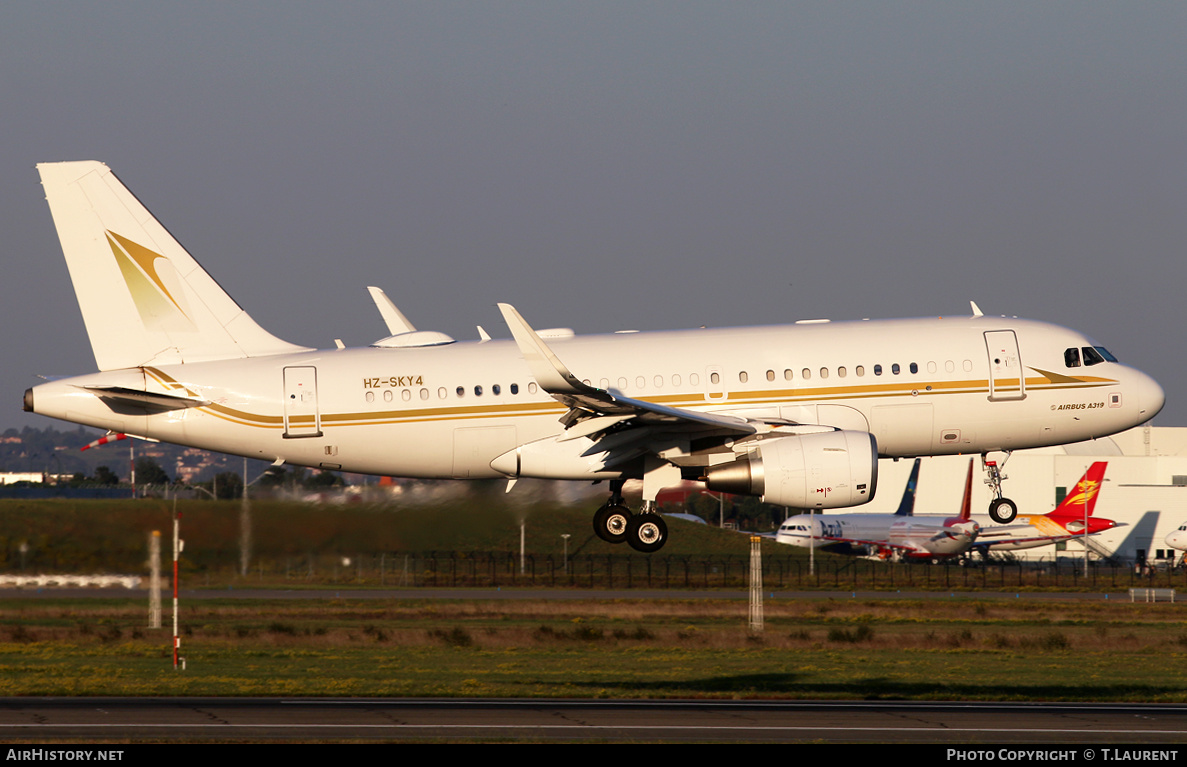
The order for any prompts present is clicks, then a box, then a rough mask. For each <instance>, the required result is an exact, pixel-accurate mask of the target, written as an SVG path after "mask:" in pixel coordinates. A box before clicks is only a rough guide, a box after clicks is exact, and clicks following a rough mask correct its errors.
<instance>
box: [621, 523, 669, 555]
mask: <svg viewBox="0 0 1187 767" xmlns="http://www.w3.org/2000/svg"><path fill="white" fill-rule="evenodd" d="M626 542H627V543H629V544H630V545H631V548H632V549H634V550H635V551H641V552H643V553H644V554H651V553H652V552H655V551H659V550H660V549H662V548H663V547H664V544H665V543H667V542H668V525H667V523H665V522H664V520H663V518H662V517H660V515H659V514H640V515H639V516H637V517H631V519H630V521H629V522H628V523H627V526H626Z"/></svg>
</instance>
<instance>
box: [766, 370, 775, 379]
mask: <svg viewBox="0 0 1187 767" xmlns="http://www.w3.org/2000/svg"><path fill="white" fill-rule="evenodd" d="M767 380H768V381H774V380H775V371H774V370H768V371H767Z"/></svg>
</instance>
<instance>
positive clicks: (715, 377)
mask: <svg viewBox="0 0 1187 767" xmlns="http://www.w3.org/2000/svg"><path fill="white" fill-rule="evenodd" d="M709 381H710V382H712V383H715V384H717V383H721V376H719V375H718V374H717V373H710V374H709Z"/></svg>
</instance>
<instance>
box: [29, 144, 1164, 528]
mask: <svg viewBox="0 0 1187 767" xmlns="http://www.w3.org/2000/svg"><path fill="white" fill-rule="evenodd" d="M38 170H39V171H40V173H41V180H42V184H43V186H44V188H45V193H46V198H47V200H48V201H49V206H50V211H51V212H52V214H53V218H54V224H55V225H56V227H57V231H58V237H59V239H60V240H61V243H62V250H63V251H64V253H65V256H66V262H67V264H68V266H69V270H70V277H71V279H72V281H73V283H74V289H75V293H76V294H77V296H78V302H79V306H80V308H81V309H82V315H83V319H84V321H85V323H86V328H87V333H88V334H89V336H90V341H91V347H92V349H93V350H94V353H95V361H96V362H97V363H98V368H99V370H100V372H98V373H92V374H90V375H82V376H77V377H74V378H62V379H56V380H49V381H47V382H46V383H42V384H40V385H38V386H34V387H33V388H31V389H29V390H28V391H26V392H25V398H24V406H25V409H26V410H28V411H32V412H36V413H42V414H44V415H47V416H51V417H54V418H60V419H62V420H65V421H70V422H73V423H80V424H86V425H88V426H95V427H98V428H101V429H107V430H109V431H112V432H119V433H125V434H128V435H129V436H135V437H142V438H148V439H154V440H163V441H167V442H174V443H178V444H183V445H190V446H194V447H198V448H203V449H207V450H217V451H220V452H224V453H234V454H237V455H245V456H250V457H252V458H262V459H265V460H268V461H272V462H274V463H276V464H277V465H279V464H281V463H288V464H294V465H300V466H310V467H320V468H323V469H332V470H343V471H351V472H362V473H369V474H384V475H395V476H402V477H422V478H477V477H500V476H502V477H507V478H509V479H515V478H519V477H539V478H547V479H568V480H586V481H593V480H608V481H609V488H610V498H609V501H608V502H607V503H606V504H605V505H603V506H602V507H601V508H600V509H599V510H598V511H597V513H596V514H595V517H594V528H595V530H596V531H597V533H598V535H599V536H600V537H602V538H603V539H605V540H608V541H612V542H621V541H627V542H628V543H629V544H630V545H631V546H632V547H634V548H635V549H637V550H640V551H655V550H658V549H659V548H660V547H661V546H663V544H664V542H665V540H666V538H667V529H666V526H665V525H664V522H663V520H662V519H661V517H660V516H659V515H658V514H655V513H652V509H653V502H654V500H655V498H656V496H657V495H658V494H659V491H660V490H662V489H663V488H664V487H667V486H671V485H676V484H678V483H679V482H681V481H682V480H685V479H691V480H696V481H701V482H704V483H705V484H706V485H707V486H708V487H709V488H710V489H713V490H719V491H723V492H727V493H736V494H746V495H755V496H761V497H762V498H763V499H764V500H766V501H767V502H770V503H774V504H779V505H785V506H793V507H797V508H804V509H806V508H817V509H832V508H841V507H847V506H855V505H858V504H862V503H865V502H867V501H869V500H870V499H871V498H872V497H873V495H874V489H875V486H876V483H877V471H878V457H879V456H888V457H900V456H920V455H944V454H952V453H969V454H981V455H982V457H983V458H984V455H985V454H986V453H987V452H989V451H1006V452H1007V453H1008V452H1009V451H1011V450H1015V449H1018V448H1028V447H1041V446H1045V445H1058V444H1062V443H1068V442H1078V441H1081V440H1086V439H1090V438H1093V437H1102V436H1105V435H1108V434H1113V433H1115V432H1118V431H1122V430H1124V429H1128V428H1130V427H1132V426H1135V425H1137V424H1140V423H1143V422H1145V421H1148V420H1150V419H1151V418H1152V417H1154V415H1155V414H1156V413H1157V412H1158V411H1159V410H1160V409H1161V408H1162V405H1163V392H1162V389H1161V388H1160V387H1159V386H1158V384H1157V383H1156V382H1155V381H1154V380H1153V379H1151V378H1150V377H1149V376H1147V375H1145V374H1144V373H1142V372H1140V371H1138V370H1135V369H1133V368H1131V367H1127V366H1125V365H1122V364H1121V363H1119V362H1117V361H1116V360H1115V359H1114V358H1113V356H1112V355H1111V354H1109V353H1108V352H1107V351H1105V350H1104V348H1102V347H1101V346H1099V345H1098V344H1097V343H1096V342H1095V341H1092V340H1090V339H1089V338H1087V337H1086V336H1084V335H1083V334H1081V333H1077V332H1076V331H1073V330H1068V329H1066V328H1062V327H1059V326H1056V325H1049V324H1046V323H1041V322H1033V321H1029V320H1019V319H1013V318H1005V317H988V316H982V315H981V314H980V312H979V311H975V312H974V315H973V316H971V317H948V318H927V319H906V320H881V321H868V320H862V321H859V322H828V321H824V320H814V321H807V322H798V323H795V324H792V325H779V326H771V327H749V328H729V329H705V328H701V329H696V330H678V331H664V332H647V333H636V332H631V333H614V334H609V335H595V336H582V337H579V336H575V335H574V334H573V333H572V331H555V330H554V331H541V332H536V331H534V330H533V329H532V328H531V327H530V326H529V325H528V323H527V322H526V321H524V319H523V317H521V316H520V314H519V312H517V311H516V310H515V309H514V308H513V307H511V306H509V305H506V304H500V305H499V309H500V311H501V312H502V315H503V319H504V320H505V321H506V323H507V325H508V327H509V328H510V331H511V335H512V337H513V339H514V340H512V341H505V340H503V341H500V340H490V338H489V337H488V336H486V334H485V333H482V337H481V338H480V339H479V340H477V341H470V342H457V341H454V340H453V339H452V338H450V337H448V336H446V335H444V334H442V333H436V332H432V331H420V330H415V329H414V328H413V326H412V325H411V324H410V323H408V322H407V320H406V319H405V318H404V317H403V315H402V314H400V313H399V311H398V310H396V309H395V307H394V306H392V305H390V303H388V302H386V299H383V300H382V301H381V300H380V297H381V296H382V293H381V292H379V291H373V294H374V295H376V300H377V303H378V304H379V305H380V308H381V310H382V311H383V312H384V317H385V319H386V320H387V321H388V322H389V326H390V327H394V328H395V329H396V330H399V331H401V332H397V333H395V334H394V335H391V336H390V337H387V338H384V339H382V340H380V341H377V342H375V343H374V344H372V345H371V346H370V347H367V348H361V349H345V348H338V349H328V350H318V349H310V348H307V347H303V346H296V345H294V344H291V343H287V342H285V341H282V340H280V339H278V338H276V337H275V336H273V335H271V334H270V333H268V332H267V331H265V330H264V329H262V328H261V327H260V326H259V325H257V324H256V323H255V321H254V320H252V318H251V317H250V316H249V315H248V314H247V312H245V311H244V310H243V309H241V308H240V307H239V305H238V304H236V303H235V302H234V300H232V299H231V297H230V296H228V295H227V294H226V292H224V291H223V289H222V288H220V287H219V285H218V284H217V283H216V282H215V281H214V280H213V279H212V278H211V277H210V276H209V275H208V274H207V273H206V272H205V271H204V270H203V269H202V267H201V266H199V265H198V263H197V262H196V261H195V260H194V259H193V258H192V257H191V256H190V254H189V253H187V252H186V251H185V249H184V248H182V246H181V245H180V244H179V243H178V242H177V241H176V240H175V239H174V238H173V237H172V236H171V235H170V234H169V232H168V231H166V229H165V228H164V227H163V226H162V225H161V224H160V223H158V222H157V220H156V219H155V218H154V217H153V216H152V214H151V213H149V212H148V210H147V209H146V208H145V207H144V206H143V205H142V204H141V203H140V202H139V200H137V199H136V197H134V196H133V195H132V194H131V193H130V192H129V191H128V190H127V189H126V188H125V187H124V185H123V184H122V183H120V181H119V180H118V179H117V178H116V177H115V175H114V174H113V173H112V172H111V170H110V169H108V168H107V166H105V165H103V164H102V163H98V162H65V163H49V164H43V165H39V166H38ZM294 287H295V286H294ZM974 309H975V306H974ZM987 468H988V469H989V472H990V481H991V484H993V487H994V490H995V492H996V495H997V498H996V499H995V500H994V502H993V504H992V509H991V512H992V513H993V515H994V516H995V518H997V519H998V520H999V521H1003V522H1004V521H1009V519H1012V518H1013V516H1014V514H1015V512H1016V509H1015V506H1014V504H1013V503H1012V502H1010V501H1009V500H1008V499H1005V498H1002V497H1001V491H1000V481H999V480H1000V472H999V471H998V469H997V467H996V465H988V467H987ZM628 479H641V480H642V483H643V506H642V509H641V510H639V511H640V513H633V512H632V511H631V510H630V509H628V508H627V507H626V506H625V505H624V502H623V499H622V494H621V489H622V484H623V482H624V481H625V480H628Z"/></svg>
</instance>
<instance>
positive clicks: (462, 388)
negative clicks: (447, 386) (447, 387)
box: [457, 386, 466, 397]
mask: <svg viewBox="0 0 1187 767" xmlns="http://www.w3.org/2000/svg"><path fill="white" fill-rule="evenodd" d="M457 395H458V396H459V397H464V396H466V387H465V386H459V387H457Z"/></svg>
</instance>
